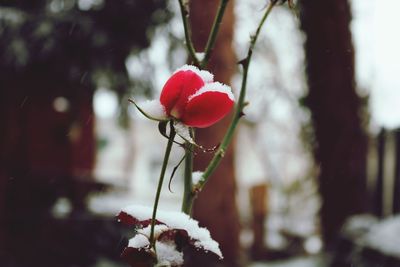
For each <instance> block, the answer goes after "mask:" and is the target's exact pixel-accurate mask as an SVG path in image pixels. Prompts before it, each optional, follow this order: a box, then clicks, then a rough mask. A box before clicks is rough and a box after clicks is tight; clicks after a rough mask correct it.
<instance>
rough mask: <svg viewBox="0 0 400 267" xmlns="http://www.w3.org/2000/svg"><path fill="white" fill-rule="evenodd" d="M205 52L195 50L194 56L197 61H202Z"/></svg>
mask: <svg viewBox="0 0 400 267" xmlns="http://www.w3.org/2000/svg"><path fill="white" fill-rule="evenodd" d="M205 55H206V53H204V52H196V57H197V59H198V60H199V61H202V60H203V59H204V57H205Z"/></svg>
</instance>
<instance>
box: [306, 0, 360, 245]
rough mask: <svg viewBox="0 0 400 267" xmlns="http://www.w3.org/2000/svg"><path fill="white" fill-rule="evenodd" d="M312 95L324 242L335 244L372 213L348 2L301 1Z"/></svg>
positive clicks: (344, 0) (310, 101)
mask: <svg viewBox="0 0 400 267" xmlns="http://www.w3.org/2000/svg"><path fill="white" fill-rule="evenodd" d="M300 19H301V28H302V29H303V31H304V32H305V34H306V41H305V53H306V60H307V67H306V72H307V75H308V86H309V93H308V96H307V98H306V105H307V106H308V107H309V109H310V110H311V113H312V122H313V124H314V130H315V137H316V144H315V151H314V155H315V159H316V162H317V164H319V165H320V175H319V184H320V185H319V186H320V193H321V197H322V207H321V223H322V228H323V237H324V239H325V241H326V242H327V244H328V245H329V244H331V241H333V240H334V238H335V235H336V234H337V233H338V231H339V229H340V227H341V225H342V224H343V222H344V220H345V219H346V218H347V217H348V216H350V215H352V214H355V213H360V212H364V211H365V208H366V202H367V201H366V200H367V197H366V150H367V137H366V134H365V133H364V131H363V128H362V118H361V112H360V111H361V99H360V97H359V96H358V95H357V93H356V91H355V82H354V49H353V45H352V40H351V33H350V30H349V23H350V20H351V13H350V8H349V4H348V2H347V0H326V1H319V0H304V1H301V17H300Z"/></svg>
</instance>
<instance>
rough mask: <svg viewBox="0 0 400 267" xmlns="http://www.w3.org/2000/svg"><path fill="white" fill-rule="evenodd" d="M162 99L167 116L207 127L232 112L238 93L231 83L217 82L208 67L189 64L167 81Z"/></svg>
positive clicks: (194, 125) (193, 125)
mask: <svg viewBox="0 0 400 267" xmlns="http://www.w3.org/2000/svg"><path fill="white" fill-rule="evenodd" d="M160 103H161V105H162V106H163V107H164V111H165V113H166V116H168V117H172V118H175V119H177V120H178V121H181V122H182V123H183V124H185V125H187V126H190V127H198V128H204V127H208V126H210V125H212V124H214V123H216V122H217V121H219V120H221V119H222V118H223V117H224V116H225V115H226V114H228V113H229V111H230V110H231V109H232V107H233V104H234V96H233V94H232V92H231V89H230V87H229V86H227V85H224V84H222V83H219V82H213V75H212V74H211V73H209V72H208V71H204V70H199V69H198V68H196V67H195V66H190V65H185V66H183V67H181V68H179V69H178V70H177V71H175V73H174V74H173V75H172V76H171V78H169V79H168V81H167V82H166V83H165V85H164V88H163V89H162V92H161V96H160Z"/></svg>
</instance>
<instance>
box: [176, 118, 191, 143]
mask: <svg viewBox="0 0 400 267" xmlns="http://www.w3.org/2000/svg"><path fill="white" fill-rule="evenodd" d="M174 129H175V132H176V133H177V134H178V135H179V136H180V137H182V139H183V140H185V141H187V142H189V143H191V144H195V142H194V140H193V138H192V137H191V136H190V130H189V127H187V126H186V125H184V124H183V123H181V122H178V121H174Z"/></svg>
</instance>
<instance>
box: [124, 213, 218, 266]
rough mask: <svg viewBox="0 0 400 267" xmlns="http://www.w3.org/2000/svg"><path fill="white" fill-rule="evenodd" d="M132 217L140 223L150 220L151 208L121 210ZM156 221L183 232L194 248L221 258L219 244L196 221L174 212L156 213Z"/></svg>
mask: <svg viewBox="0 0 400 267" xmlns="http://www.w3.org/2000/svg"><path fill="white" fill-rule="evenodd" d="M122 212H125V213H127V214H129V215H131V216H132V217H135V218H136V219H138V220H140V221H142V220H147V219H149V218H151V216H152V208H150V207H146V206H140V205H132V206H129V207H126V208H124V209H122ZM157 220H158V221H160V222H162V223H164V224H166V225H167V226H168V227H169V228H171V229H178V230H179V229H181V230H185V231H186V232H187V233H188V235H189V237H190V238H191V239H193V240H195V244H194V245H195V246H196V247H197V248H202V249H204V250H206V251H211V252H213V253H215V254H216V255H218V256H219V257H220V258H222V253H221V250H220V249H219V244H218V243H217V242H216V241H214V240H213V239H212V238H211V235H210V232H209V231H208V230H207V229H206V228H203V227H200V226H199V223H198V221H196V220H194V219H192V218H190V217H189V216H188V215H187V214H185V213H182V212H174V211H162V210H159V211H157Z"/></svg>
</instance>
